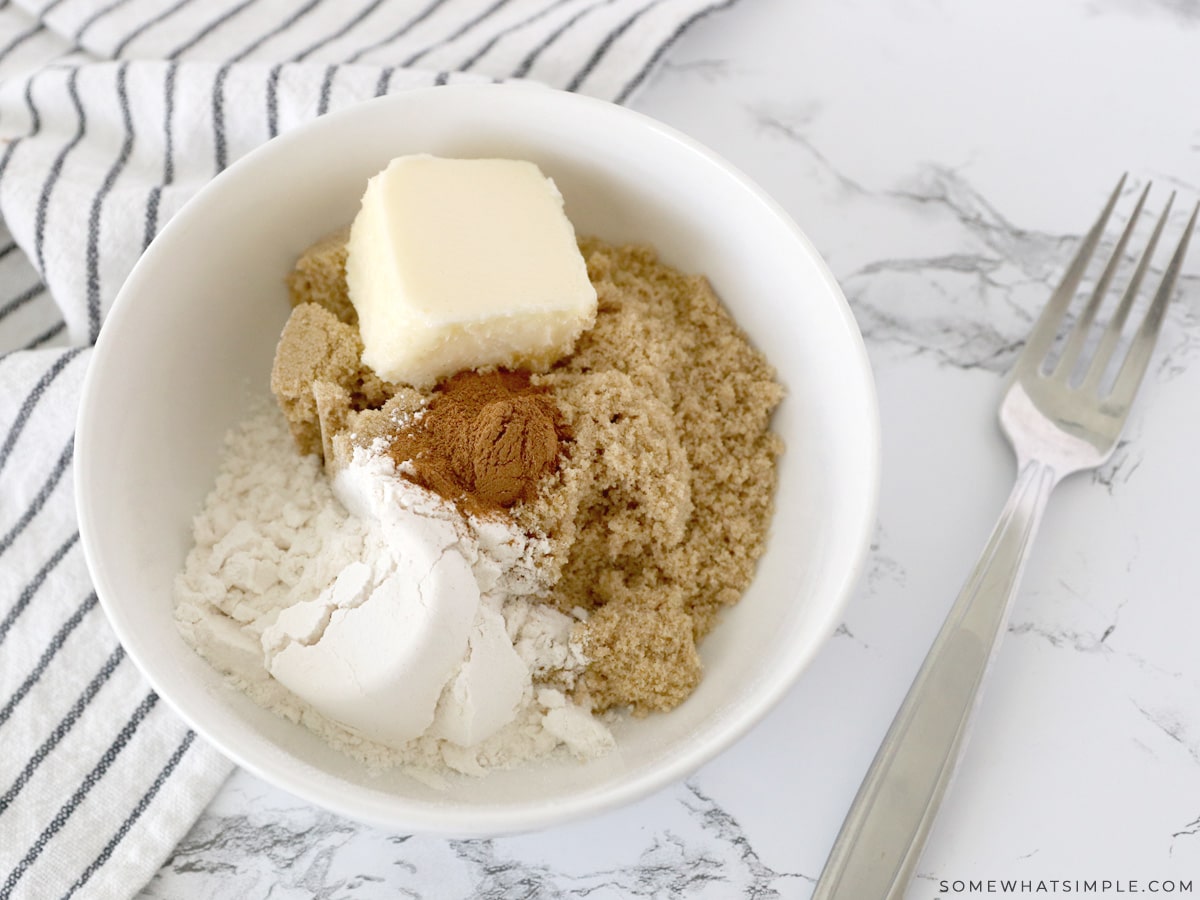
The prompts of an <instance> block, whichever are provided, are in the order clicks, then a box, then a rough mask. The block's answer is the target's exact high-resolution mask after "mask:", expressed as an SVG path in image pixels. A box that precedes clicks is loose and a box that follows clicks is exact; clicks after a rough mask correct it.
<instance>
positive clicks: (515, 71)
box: [0, 0, 729, 900]
mask: <svg viewBox="0 0 1200 900" xmlns="http://www.w3.org/2000/svg"><path fill="white" fill-rule="evenodd" d="M728 2H729V0H725V2H717V0H0V141H2V142H3V143H0V354H3V355H0V900H10V898H36V900H42V898H57V897H72V896H74V897H128V896H131V895H133V894H134V893H136V892H137V890H138V889H139V888H140V887H141V886H142V885H143V884H144V883H145V882H146V881H147V880H148V879H149V878H150V877H151V875H152V874H153V873H154V872H155V870H156V869H157V867H158V866H159V865H160V864H161V863H162V862H163V861H164V860H165V858H166V857H167V855H168V854H169V853H170V852H171V850H172V848H173V847H174V845H175V844H176V842H177V841H178V840H179V839H180V838H181V837H182V836H183V834H184V832H185V831H186V830H187V829H188V827H189V826H190V824H191V823H192V822H193V821H194V820H195V818H196V816H197V815H198V814H199V813H200V811H201V810H202V809H203V807H204V806H205V804H206V803H207V802H208V801H209V799H210V798H211V797H212V795H213V793H214V792H215V791H216V789H217V787H218V786H219V785H220V783H221V781H222V780H223V779H224V778H225V776H226V775H227V774H228V772H229V768H230V764H229V763H228V762H227V761H226V760H224V759H223V758H221V757H220V756H219V755H218V754H217V753H216V752H215V751H214V750H212V749H210V748H209V747H208V746H207V745H206V744H205V742H204V741H203V739H201V738H198V737H197V736H196V735H194V734H193V733H192V732H191V731H190V730H189V729H188V728H187V726H186V725H184V724H183V723H182V722H181V721H179V720H178V719H177V718H176V717H175V716H174V715H173V714H172V713H171V711H170V710H169V709H167V708H165V705H164V704H163V703H161V702H159V699H158V697H157V696H156V695H155V694H154V693H153V691H151V690H150V689H149V688H148V686H147V685H146V683H145V682H144V681H143V680H142V679H141V677H140V675H139V673H138V672H137V671H136V669H135V668H134V667H133V665H132V664H131V663H130V662H129V661H128V660H127V659H126V658H125V654H124V652H123V651H122V649H121V647H120V645H119V644H118V642H117V641H116V639H115V637H114V636H113V634H112V632H111V630H110V629H109V628H108V626H107V624H106V622H105V620H104V617H103V613H102V612H101V610H100V609H99V608H98V606H97V599H96V594H95V592H94V590H93V589H92V586H91V583H90V581H89V578H88V573H87V570H86V567H85V565H84V560H83V555H82V551H81V549H80V546H79V532H78V530H77V527H76V521H75V510H74V504H73V497H72V484H71V482H72V478H71V453H72V447H73V432H74V421H75V414H76V409H77V398H78V396H79V390H80V384H81V382H82V379H83V376H84V373H85V371H86V368H87V365H88V360H89V357H90V355H91V354H90V350H89V348H90V346H91V345H92V344H93V343H94V342H95V340H96V336H97V334H98V333H99V331H100V328H101V327H102V326H103V322H104V316H105V312H106V311H107V309H108V308H109V305H110V304H111V303H112V300H113V297H114V296H115V294H116V292H117V289H118V288H119V286H120V284H121V282H122V280H123V279H124V278H125V276H126V274H127V273H128V272H129V270H130V268H131V267H132V266H133V263H134V261H135V260H136V259H137V257H138V256H139V254H140V253H141V252H142V251H143V250H144V249H145V247H146V245H147V244H148V243H149V242H150V240H151V239H152V238H153V237H154V235H155V234H156V233H157V231H158V230H159V229H160V228H161V227H162V225H163V224H164V223H165V222H166V221H167V220H168V219H169V218H170V217H171V215H172V214H173V213H174V212H175V211H176V210H178V209H179V207H180V206H181V205H182V204H183V203H184V202H186V201H187V199H188V198H189V197H191V196H192V194H194V193H195V191H196V190H197V189H198V188H199V187H200V186H201V185H203V184H204V183H205V182H206V181H208V180H209V179H210V178H212V176H213V175H214V174H216V173H217V172H218V171H220V170H221V169H222V168H224V167H225V166H226V165H228V164H229V163H231V162H233V161H234V160H236V159H237V158H238V157H239V156H241V155H242V154H244V153H246V152H247V151H249V150H250V149H252V148H253V147H255V146H257V145H259V144H261V143H262V142H263V141H266V140H267V139H269V138H270V137H272V136H274V135H275V134H278V133H280V132H283V131H286V130H287V129H289V128H292V127H294V126H296V125H298V124H300V123H302V122H305V121H307V120H309V119H311V118H313V117H314V116H317V115H320V114H322V113H324V112H326V111H327V110H332V109H336V108H339V107H343V106H346V105H348V104H351V103H354V102H356V101H359V100H363V99H366V98H369V97H372V96H376V95H379V94H383V93H388V92H394V91H400V90H404V89H405V88H409V87H412V86H418V85H421V86H424V85H437V84H443V83H448V82H459V81H478V80H487V81H491V80H495V79H504V78H529V79H534V80H537V81H539V82H542V83H545V84H548V85H551V86H554V87H560V88H566V89H569V90H577V91H581V92H585V93H588V94H591V95H594V96H598V97H602V98H606V99H610V100H616V101H621V100H624V99H625V98H627V97H628V96H629V95H630V93H631V92H632V91H634V90H635V89H636V88H637V87H638V85H639V84H640V83H641V82H642V81H643V79H645V77H646V75H647V73H648V72H649V71H650V70H651V69H652V67H653V66H654V64H655V62H656V61H657V60H658V59H659V57H660V56H661V55H662V53H663V51H664V50H665V48H666V47H667V46H668V45H669V44H670V43H671V41H672V40H673V39H674V38H675V37H677V36H678V35H679V34H680V33H681V31H682V30H683V29H684V28H686V27H687V26H688V24H689V23H690V22H692V21H693V20H695V19H696V18H697V17H698V16H700V15H703V14H704V13H706V12H709V11H711V10H713V9H715V8H718V7H721V6H724V5H727V3H728Z"/></svg>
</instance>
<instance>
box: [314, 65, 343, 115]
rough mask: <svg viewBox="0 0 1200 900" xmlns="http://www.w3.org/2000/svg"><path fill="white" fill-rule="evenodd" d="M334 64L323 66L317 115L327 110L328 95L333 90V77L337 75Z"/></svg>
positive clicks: (336, 68)
mask: <svg viewBox="0 0 1200 900" xmlns="http://www.w3.org/2000/svg"><path fill="white" fill-rule="evenodd" d="M337 70H338V67H337V66H336V65H333V66H326V67H325V77H324V78H322V79H321V98H320V99H319V100H318V101H317V115H318V116H323V115H325V113H327V112H329V95H330V94H331V93H332V92H333V79H334V76H335V75H337Z"/></svg>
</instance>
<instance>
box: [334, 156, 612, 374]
mask: <svg viewBox="0 0 1200 900" xmlns="http://www.w3.org/2000/svg"><path fill="white" fill-rule="evenodd" d="M347 249H348V255H347V259H346V282H347V285H348V287H349V291H350V301H351V302H352V303H353V304H354V308H355V310H356V311H357V313H358V321H359V329H360V331H361V333H362V340H363V354H362V360H363V362H364V363H365V364H366V365H368V366H370V367H371V368H372V369H374V370H375V372H377V373H378V374H379V375H380V376H381V377H383V378H385V379H387V380H388V381H394V382H400V383H406V384H412V385H416V386H418V387H424V386H427V385H430V384H432V383H433V382H434V381H436V380H437V379H438V378H441V377H443V376H446V375H452V374H454V373H455V372H459V371H462V370H464V369H473V368H477V367H480V366H489V365H497V366H506V367H509V368H530V369H534V370H540V369H545V368H547V367H549V366H550V365H551V364H552V363H553V362H554V361H555V360H557V359H560V358H561V357H563V356H565V355H567V354H568V353H570V352H571V350H572V348H573V347H574V345H575V341H576V339H577V338H578V337H579V335H580V334H582V333H583V331H584V330H586V329H587V328H590V327H591V326H592V324H593V323H594V322H595V318H596V291H595V289H594V288H593V287H592V285H591V282H590V281H588V277H587V266H586V264H585V263H584V260H583V257H582V255H581V254H580V253H579V248H578V247H577V245H576V242H575V230H574V228H573V227H572V225H571V222H570V220H569V219H567V217H566V214H565V213H564V212H563V198H562V195H561V194H560V193H559V192H558V188H557V187H556V186H555V184H554V182H553V181H552V180H551V179H549V178H547V177H546V176H545V175H543V174H542V172H541V170H540V169H539V168H538V167H537V166H536V165H534V164H533V163H530V162H523V161H519V160H508V159H444V158H439V157H434V156H428V155H417V156H402V157H398V158H397V159H394V160H392V162H391V163H390V164H389V165H388V167H387V168H386V169H384V170H383V171H382V172H380V173H379V174H378V175H375V176H374V177H373V178H371V179H370V181H369V182H368V183H367V189H366V192H365V193H364V195H363V198H362V207H361V209H360V211H359V213H358V215H357V216H356V217H355V219H354V224H353V225H352V227H351V229H350V240H349V243H348V245H347Z"/></svg>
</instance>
